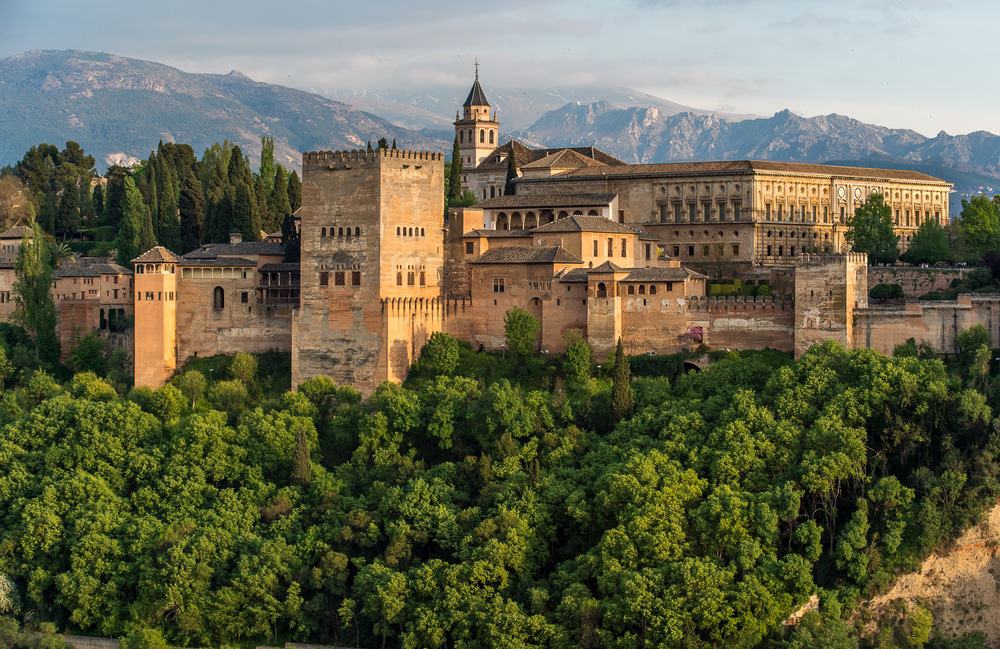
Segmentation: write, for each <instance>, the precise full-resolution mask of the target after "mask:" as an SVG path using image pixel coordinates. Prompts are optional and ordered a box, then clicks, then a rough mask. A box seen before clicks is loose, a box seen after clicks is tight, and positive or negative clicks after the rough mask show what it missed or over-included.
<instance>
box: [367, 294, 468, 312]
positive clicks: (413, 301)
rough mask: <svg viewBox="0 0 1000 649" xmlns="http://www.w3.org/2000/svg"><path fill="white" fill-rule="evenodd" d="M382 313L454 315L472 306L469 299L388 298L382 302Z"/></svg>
mask: <svg viewBox="0 0 1000 649" xmlns="http://www.w3.org/2000/svg"><path fill="white" fill-rule="evenodd" d="M380 302H381V305H382V312H383V313H386V314H389V315H403V314H407V315H409V314H414V313H435V314H454V313H458V312H459V311H464V310H465V309H466V307H471V306H472V300H470V299H468V298H443V297H431V298H423V297H388V298H382V299H381V300H380Z"/></svg>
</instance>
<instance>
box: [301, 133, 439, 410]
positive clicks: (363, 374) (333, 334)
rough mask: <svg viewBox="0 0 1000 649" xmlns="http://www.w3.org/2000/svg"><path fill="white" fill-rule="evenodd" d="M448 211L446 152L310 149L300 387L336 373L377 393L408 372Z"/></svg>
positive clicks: (435, 287) (305, 177) (435, 289)
mask: <svg viewBox="0 0 1000 649" xmlns="http://www.w3.org/2000/svg"><path fill="white" fill-rule="evenodd" d="M443 215H444V159H443V156H442V154H440V153H429V152H421V151H407V150H395V149H393V150H381V149H380V150H377V151H320V152H313V153H306V154H304V155H303V156H302V208H301V210H300V211H299V217H300V219H301V229H300V242H301V261H300V268H301V279H300V292H299V296H300V297H299V309H298V311H297V312H296V314H295V315H294V316H293V319H292V384H293V385H294V386H297V385H298V384H299V383H301V382H302V381H303V380H305V379H307V378H309V377H312V376H317V375H328V376H331V377H333V378H334V380H336V381H337V382H341V383H350V384H352V385H355V386H357V387H359V388H360V389H361V390H362V391H364V392H370V391H371V390H373V389H374V388H375V387H376V386H377V385H378V384H379V383H381V382H382V381H386V380H400V379H402V378H403V377H405V375H406V372H407V371H408V370H409V367H410V364H411V363H412V362H413V360H414V358H415V356H416V355H417V354H418V353H419V351H420V347H421V346H422V344H423V338H424V334H426V335H427V336H429V335H430V334H429V333H428V332H427V326H426V324H425V322H424V320H423V318H424V315H425V314H426V312H427V309H428V308H429V305H431V304H432V303H433V304H437V303H438V301H439V298H440V295H441V286H440V283H441V275H442V272H443V266H444V222H443ZM404 306H405V309H404V308H403V307H404ZM404 311H405V313H404ZM394 314H396V315H394Z"/></svg>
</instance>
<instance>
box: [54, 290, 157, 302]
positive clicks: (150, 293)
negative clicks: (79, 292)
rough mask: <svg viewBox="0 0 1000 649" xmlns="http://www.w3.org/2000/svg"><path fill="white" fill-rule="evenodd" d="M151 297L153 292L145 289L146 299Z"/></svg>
mask: <svg viewBox="0 0 1000 649" xmlns="http://www.w3.org/2000/svg"><path fill="white" fill-rule="evenodd" d="M73 295H74V296H75V295H76V294H75V293H74V294H73ZM152 299H153V292H152V291H146V300H152Z"/></svg>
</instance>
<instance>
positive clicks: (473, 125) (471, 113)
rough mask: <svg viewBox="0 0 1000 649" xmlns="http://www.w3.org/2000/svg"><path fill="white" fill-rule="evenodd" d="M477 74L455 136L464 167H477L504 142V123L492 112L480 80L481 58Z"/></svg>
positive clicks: (467, 168)
mask: <svg viewBox="0 0 1000 649" xmlns="http://www.w3.org/2000/svg"><path fill="white" fill-rule="evenodd" d="M473 66H474V67H473V69H474V70H475V78H474V79H473V82H472V88H471V89H470V90H469V96H468V97H466V99H465V103H463V104H462V117H461V119H459V118H458V117H456V119H455V137H456V138H458V149H459V152H460V153H461V156H462V168H463V169H465V170H469V169H475V168H476V167H477V166H478V165H479V163H480V162H482V161H483V159H485V158H486V157H487V156H488V155H489V154H490V153H492V152H493V150H494V149H496V148H497V145H498V144H499V143H500V140H499V138H500V123H499V122H498V121H496V119H495V118H494V117H493V116H492V115H491V114H490V113H491V109H490V102H489V101H488V100H487V99H486V93H485V92H484V91H483V87H482V86H481V85H480V84H479V59H478V58H477V59H475V62H474V63H473Z"/></svg>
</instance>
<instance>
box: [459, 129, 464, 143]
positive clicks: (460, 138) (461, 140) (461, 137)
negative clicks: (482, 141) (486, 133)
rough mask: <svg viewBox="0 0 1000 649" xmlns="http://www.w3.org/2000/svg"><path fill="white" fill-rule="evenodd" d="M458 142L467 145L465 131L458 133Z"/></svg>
mask: <svg viewBox="0 0 1000 649" xmlns="http://www.w3.org/2000/svg"><path fill="white" fill-rule="evenodd" d="M458 142H459V144H465V131H459V132H458Z"/></svg>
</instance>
